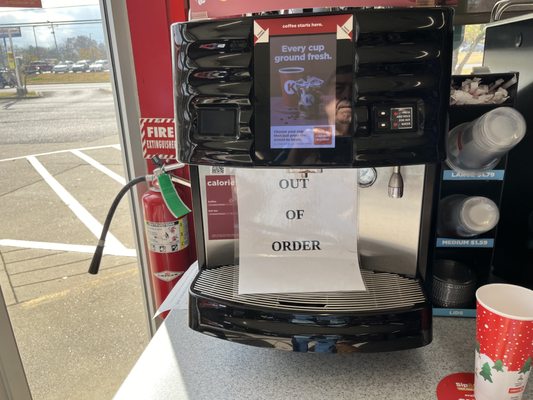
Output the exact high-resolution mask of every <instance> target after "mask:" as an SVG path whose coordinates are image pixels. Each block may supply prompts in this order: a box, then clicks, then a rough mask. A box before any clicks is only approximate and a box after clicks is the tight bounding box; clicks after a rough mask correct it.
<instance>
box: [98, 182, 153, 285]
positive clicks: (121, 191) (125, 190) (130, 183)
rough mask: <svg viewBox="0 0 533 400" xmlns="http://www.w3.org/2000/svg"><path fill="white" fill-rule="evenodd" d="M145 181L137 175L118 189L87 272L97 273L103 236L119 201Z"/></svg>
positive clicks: (101, 252) (102, 251) (102, 247)
mask: <svg viewBox="0 0 533 400" xmlns="http://www.w3.org/2000/svg"><path fill="white" fill-rule="evenodd" d="M145 181H146V176H139V177H137V178H135V179H133V180H131V181H129V182H128V183H126V185H124V187H123V188H122V189H120V192H118V194H117V196H116V197H115V200H113V203H112V204H111V208H110V209H109V211H108V212H107V217H106V218H105V222H104V226H103V228H102V234H101V235H100V240H99V241H98V245H97V246H96V250H95V251H94V255H93V259H92V261H91V265H90V266H89V273H90V274H93V275H96V274H97V273H98V270H99V269H100V262H101V261H102V255H103V254H104V246H105V237H106V236H107V232H108V231H109V226H110V225H111V220H112V219H113V215H114V214H115V211H116V209H117V207H118V205H119V203H120V200H122V197H124V195H125V194H126V193H127V192H128V191H129V190H130V189H131V188H132V187H133V186H135V185H137V184H138V183H141V182H145Z"/></svg>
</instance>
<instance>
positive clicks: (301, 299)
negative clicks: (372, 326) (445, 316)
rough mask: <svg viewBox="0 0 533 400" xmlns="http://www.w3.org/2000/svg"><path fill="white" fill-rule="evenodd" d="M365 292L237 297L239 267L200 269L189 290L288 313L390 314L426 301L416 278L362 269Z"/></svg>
mask: <svg viewBox="0 0 533 400" xmlns="http://www.w3.org/2000/svg"><path fill="white" fill-rule="evenodd" d="M361 273H362V276H363V280H364V282H365V286H366V288H367V290H366V291H360V292H317V293H268V294H243V295H239V294H238V287H239V266H238V265H225V266H222V267H218V268H213V269H202V270H201V271H200V273H199V274H198V277H197V278H196V280H195V282H194V283H193V286H192V290H193V291H194V292H195V293H197V294H199V295H204V296H209V297H214V298H217V299H220V300H221V301H230V302H234V303H240V304H245V305H250V306H256V307H263V308H275V309H278V310H287V311H304V310H305V311H311V312H351V311H353V312H360V311H374V312H375V311H379V310H385V311H390V310H394V309H401V308H406V307H413V306H414V305H416V304H420V303H424V302H426V301H427V300H426V296H425V295H424V293H423V291H422V288H421V287H420V282H419V281H418V279H410V278H405V277H402V276H400V275H396V274H392V273H387V272H374V271H368V270H361Z"/></svg>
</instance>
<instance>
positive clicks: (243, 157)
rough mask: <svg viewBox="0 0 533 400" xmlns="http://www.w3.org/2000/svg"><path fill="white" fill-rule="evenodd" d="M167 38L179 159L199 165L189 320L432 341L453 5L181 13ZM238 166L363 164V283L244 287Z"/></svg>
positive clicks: (335, 344)
mask: <svg viewBox="0 0 533 400" xmlns="http://www.w3.org/2000/svg"><path fill="white" fill-rule="evenodd" d="M172 37H173V63H174V84H175V110H176V125H177V126H176V128H177V129H176V132H178V134H177V159H178V160H179V161H181V162H184V163H187V164H190V165H191V183H192V189H193V208H194V209H193V212H194V219H195V228H196V242H197V247H198V262H199V271H198V274H197V276H196V278H195V280H194V282H193V284H192V285H191V288H190V304H189V310H190V320H189V324H190V326H191V328H193V329H195V330H197V331H200V332H203V333H206V334H209V335H213V336H216V337H219V338H222V339H226V340H231V341H235V342H240V343H246V344H251V345H256V346H264V347H273V348H280V349H285V350H293V351H329V352H341V351H342V352H344V351H361V352H375V351H390V350H398V349H407V348H414V347H419V346H423V345H426V344H428V343H430V342H431V339H432V314H431V301H430V297H431V296H430V291H431V281H432V279H431V277H432V274H431V268H430V263H429V262H428V260H430V259H431V257H432V254H431V248H433V246H432V245H430V241H431V240H432V239H431V238H433V237H434V230H435V209H436V208H435V207H436V205H435V201H434V200H435V198H436V196H435V193H436V190H438V188H437V186H438V175H437V174H438V168H439V167H438V165H439V164H440V162H441V161H442V160H443V159H444V157H445V147H444V137H445V133H446V131H447V110H448V101H449V95H450V71H451V54H452V11H451V10H450V9H446V8H428V9H422V8H413V9H376V10H374V9H348V10H343V11H342V12H331V13H310V14H305V13H304V14H298V15H295V14H289V15H270V16H257V17H243V18H233V19H224V20H206V21H195V22H188V23H179V24H175V25H173V27H172ZM238 168H252V169H254V168H255V169H257V170H258V179H260V176H261V174H268V170H269V169H274V168H286V169H296V170H298V171H300V173H302V174H306V173H312V172H313V171H320V170H325V169H330V168H345V169H351V170H352V171H353V168H356V169H357V173H358V196H359V200H358V207H357V215H358V232H357V235H358V254H357V255H354V257H358V259H359V262H360V265H361V274H362V277H363V280H364V283H365V287H366V290H364V291H351V292H350V291H339V292H321V291H317V292H312V293H267V294H239V290H238V282H239V265H238V261H236V260H238V252H239V249H238V243H239V238H238V233H236V229H235V226H234V225H235V215H236V208H237V207H238V204H235V202H231V201H226V202H223V201H221V200H220V196H221V193H222V195H223V194H224V193H225V194H226V195H228V191H231V190H232V186H233V185H234V180H233V176H234V175H235V173H236V171H237V169H238ZM259 168H260V169H259ZM324 269H325V270H326V271H327V265H324ZM280 279H282V278H281V277H280Z"/></svg>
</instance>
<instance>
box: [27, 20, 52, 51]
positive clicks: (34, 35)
mask: <svg viewBox="0 0 533 400" xmlns="http://www.w3.org/2000/svg"><path fill="white" fill-rule="evenodd" d="M32 28H33V40H35V53H36V55H37V58H39V46H37V35H36V34H35V25H33V26H32ZM54 36H55V35H54Z"/></svg>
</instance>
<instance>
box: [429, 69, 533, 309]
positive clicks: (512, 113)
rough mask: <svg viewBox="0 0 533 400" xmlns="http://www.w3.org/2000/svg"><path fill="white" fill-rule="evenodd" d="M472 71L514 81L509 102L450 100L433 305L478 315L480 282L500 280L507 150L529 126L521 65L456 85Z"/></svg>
mask: <svg viewBox="0 0 533 400" xmlns="http://www.w3.org/2000/svg"><path fill="white" fill-rule="evenodd" d="M472 79H480V84H483V85H488V86H489V87H492V86H497V85H498V84H501V83H502V82H514V83H513V84H512V85H511V86H510V87H509V88H508V96H507V98H506V99H505V101H504V102H503V103H501V104H464V105H452V106H450V131H449V132H448V134H447V138H446V147H447V155H446V161H445V162H443V163H442V172H441V174H440V189H439V195H438V198H439V209H438V223H437V230H436V236H435V252H434V257H435V258H434V261H433V288H434V290H433V305H434V310H433V312H434V315H438V316H466V317H474V316H475V296H474V293H475V289H476V288H477V287H479V286H482V285H484V284H487V283H491V282H498V281H499V280H500V278H499V277H498V276H497V275H495V274H494V273H493V268H492V264H493V258H494V249H495V246H496V241H497V239H498V238H497V234H498V222H499V220H500V209H501V204H502V201H503V199H502V193H503V188H504V184H505V174H506V164H507V154H508V152H509V151H510V150H511V149H512V148H514V147H515V146H517V145H518V146H520V141H521V140H522V139H523V138H524V135H525V131H526V123H525V121H524V118H523V116H522V115H521V114H520V113H519V112H518V111H516V110H515V108H514V104H515V100H516V93H517V87H518V75H517V74H516V73H505V74H502V73H500V74H479V75H475V76H472V75H471V76H468V75H458V76H453V77H452V85H454V87H461V86H462V84H463V83H464V82H465V81H467V80H472Z"/></svg>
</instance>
